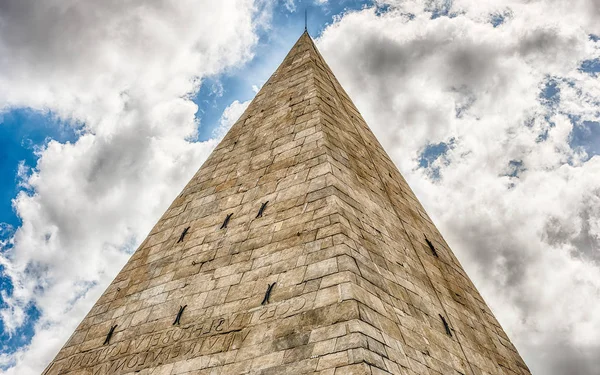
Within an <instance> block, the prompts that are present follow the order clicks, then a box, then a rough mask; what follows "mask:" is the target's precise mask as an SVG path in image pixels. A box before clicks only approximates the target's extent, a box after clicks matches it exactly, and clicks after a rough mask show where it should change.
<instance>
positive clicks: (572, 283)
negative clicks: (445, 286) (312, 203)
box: [0, 0, 600, 375]
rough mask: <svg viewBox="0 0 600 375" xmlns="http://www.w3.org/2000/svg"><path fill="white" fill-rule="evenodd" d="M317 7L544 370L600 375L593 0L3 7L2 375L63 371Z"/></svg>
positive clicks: (352, 86) (365, 93)
mask: <svg viewBox="0 0 600 375" xmlns="http://www.w3.org/2000/svg"><path fill="white" fill-rule="evenodd" d="M305 8H308V12H309V22H308V28H309V31H310V33H311V35H312V36H313V38H314V39H315V42H316V44H317V46H318V48H319V50H320V51H321V53H322V54H323V56H324V57H325V59H326V60H327V62H328V63H329V65H330V66H331V68H332V70H333V72H334V73H335V74H336V76H337V78H338V79H339V80H340V82H341V84H342V85H343V86H344V88H345V89H346V91H347V92H348V93H349V95H350V97H351V98H352V99H353V101H354V103H355V104H356V105H357V107H358V108H359V110H360V111H361V113H362V114H363V117H364V118H365V119H366V121H367V123H368V124H369V126H370V127H371V129H372V130H373V132H374V133H375V135H376V136H377V137H378V139H379V140H380V141H381V143H382V144H383V146H384V147H385V149H386V151H387V152H388V153H389V155H390V156H391V158H392V159H393V160H394V162H395V163H396V165H397V166H398V167H399V169H400V171H401V172H402V174H403V175H404V176H405V178H406V179H407V181H408V182H409V184H410V186H411V187H412V189H413V190H414V191H415V193H416V195H417V196H418V198H419V199H420V201H421V202H422V203H423V205H424V207H425V208H426V210H427V211H428V213H429V214H430V216H431V217H432V218H433V220H434V222H435V223H436V224H437V226H438V228H439V229H440V231H441V233H442V234H443V235H444V237H445V238H446V240H447V242H448V243H449V244H450V246H451V248H452V249H453V251H454V252H455V254H456V255H457V257H458V258H459V259H460V261H461V262H462V264H463V266H464V268H465V270H466V271H467V273H468V274H469V276H470V277H471V279H472V280H473V281H474V283H475V285H476V286H477V287H478V289H479V290H480V292H481V293H482V295H483V296H484V298H485V300H486V301H487V303H488V305H489V306H490V307H491V309H492V311H493V312H494V314H495V315H496V317H497V318H498V320H499V321H500V323H501V324H502V326H503V327H504V329H505V330H506V331H507V333H508V335H509V337H510V338H511V339H512V341H513V343H514V344H515V345H516V347H517V348H518V349H519V352H520V353H521V355H522V356H523V358H524V359H525V361H526V363H527V364H528V365H529V367H530V368H531V370H532V373H533V374H544V375H559V374H560V375H562V374H573V375H588V374H590V375H591V374H597V373H598V370H597V369H598V368H600V335H598V332H600V314H599V313H598V311H600V80H599V76H600V1H598V0H570V1H569V0H560V1H559V0H503V1H497V0H490V1H485V2H482V1H478V0H455V1H452V0H377V1H373V0H370V1H351V0H347V1H337V2H336V1H333V0H302V1H301V0H281V1H274V0H236V1H234V0H222V1H219V2H212V1H210V2H209V1H191V0H190V1H187V0H181V1H176V2H173V1H166V0H165V1H153V2H146V1H141V0H133V1H128V2H121V1H114V0H107V1H102V2H98V1H91V0H89V1H76V0H48V1H44V2H37V1H33V0H0V56H1V58H0V177H1V179H0V343H1V344H0V373H2V374H19V375H22V374H25V375H28V374H39V373H40V372H41V371H42V370H43V369H44V368H45V366H46V365H47V364H48V363H49V362H50V361H51V360H52V358H54V356H55V355H56V353H57V352H58V350H59V349H60V347H61V346H62V345H63V344H64V342H65V341H66V340H67V338H68V337H69V335H70V334H71V332H72V331H73V330H74V329H75V327H76V326H77V324H78V323H79V322H80V321H81V319H82V318H83V316H84V315H85V314H86V313H87V312H88V311H89V309H90V308H91V306H92V305H93V304H94V302H95V301H96V300H97V298H98V297H99V296H100V294H101V293H102V292H103V291H104V289H105V288H106V286H107V285H108V284H109V283H110V282H111V281H112V279H113V278H114V277H115V276H116V274H117V273H118V271H119V270H120V269H121V267H122V266H123V265H124V264H125V262H126V261H127V259H128V257H129V256H130V255H131V254H132V253H133V251H135V249H136V247H137V245H138V244H139V243H141V241H142V240H143V239H144V237H145V236H146V234H147V233H148V232H149V230H150V228H151V227H152V225H153V224H154V223H155V222H156V221H157V220H158V218H159V216H160V215H161V214H162V213H163V212H164V210H165V209H166V207H167V206H168V205H169V204H170V202H171V201H172V200H173V199H174V198H175V197H176V196H177V194H178V193H179V192H180V190H181V189H182V188H183V186H184V184H185V183H186V182H187V181H188V180H189V179H190V178H191V176H192V175H193V174H194V173H195V171H196V170H197V169H198V168H199V167H200V165H201V164H202V162H203V161H204V160H205V159H206V157H207V156H208V155H209V154H210V152H211V150H212V149H213V148H214V147H215V146H216V145H217V144H218V141H219V139H220V138H221V137H222V136H223V135H224V134H225V133H226V131H227V129H228V128H229V127H230V126H231V125H232V124H233V122H235V120H236V119H237V118H238V117H239V116H240V115H241V113H242V112H243V110H244V109H245V108H246V106H247V105H248V103H249V101H250V100H251V99H252V98H253V96H254V95H255V93H256V92H257V90H258V89H259V88H260V87H261V85H262V84H263V83H264V82H265V81H266V80H267V79H268V77H269V76H270V74H271V73H272V72H273V71H274V70H275V68H276V67H277V66H278V65H279V63H280V62H281V60H282V59H283V57H284V56H285V54H286V53H287V52H288V50H289V49H290V48H291V47H292V45H293V44H294V42H295V41H296V40H297V38H298V37H299V36H300V34H301V33H302V31H303V28H304V14H303V12H304V9H305Z"/></svg>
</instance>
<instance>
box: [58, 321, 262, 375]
mask: <svg viewBox="0 0 600 375" xmlns="http://www.w3.org/2000/svg"><path fill="white" fill-rule="evenodd" d="M250 317H251V315H250V314H247V313H245V314H237V315H234V316H231V317H221V318H216V319H213V320H208V321H203V322H199V323H192V324H188V325H185V326H181V327H174V328H169V329H166V330H163V331H159V332H155V333H150V334H147V335H143V336H140V337H137V338H135V339H132V340H124V341H120V342H118V343H115V344H112V345H110V346H104V347H102V348H98V349H95V350H90V351H88V352H84V353H78V354H76V355H73V356H71V357H69V358H66V359H64V360H61V361H59V362H57V363H55V364H56V365H55V366H53V367H52V368H51V369H50V371H48V373H47V374H48V375H54V374H66V373H69V372H72V371H79V370H82V369H88V370H87V371H86V373H90V374H94V375H96V374H118V373H123V372H130V371H137V370H140V369H143V368H146V367H151V366H159V365H161V364H165V363H170V362H175V361H180V360H183V359H187V358H191V357H196V356H202V355H207V354H213V353H219V352H223V351H227V350H229V349H231V348H237V347H239V346H240V345H241V344H242V342H243V341H244V339H245V338H246V336H247V335H248V333H249V332H250V331H249V330H248V329H243V328H244V327H246V326H247V325H248V323H249V321H250ZM90 370H91V371H90Z"/></svg>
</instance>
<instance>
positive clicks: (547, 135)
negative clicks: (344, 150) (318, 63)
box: [317, 0, 600, 375]
mask: <svg viewBox="0 0 600 375" xmlns="http://www.w3.org/2000/svg"><path fill="white" fill-rule="evenodd" d="M598 5H599V4H598V2H597V1H575V2H570V3H568V4H567V2H557V1H536V2H528V1H508V2H506V1H502V2H499V1H497V2H495V1H492V2H480V1H469V0H457V1H453V2H447V1H439V2H436V1H380V2H378V6H379V10H376V9H373V8H370V9H364V10H361V11H357V12H350V13H347V14H346V15H344V16H343V17H339V18H338V19H337V20H336V22H335V23H334V24H332V25H331V26H329V27H328V28H327V29H326V30H325V31H324V33H323V35H322V37H321V38H319V40H318V43H317V44H318V46H319V48H320V50H321V52H322V53H323V55H324V56H325V59H326V60H327V61H328V63H329V64H330V65H331V66H332V69H333V71H334V73H335V74H336V76H337V77H338V78H339V80H340V81H341V83H342V85H343V86H344V87H345V88H346V89H347V91H348V92H349V95H350V97H352V98H353V100H354V102H355V103H356V104H357V106H358V107H359V109H360V110H361V112H362V113H363V115H364V117H365V118H366V120H367V123H369V125H370V126H371V128H372V129H373V131H374V132H375V134H376V135H377V138H378V139H380V140H381V141H382V143H383V145H384V147H385V148H386V150H387V151H388V153H389V154H390V156H391V157H392V159H393V160H394V161H395V163H396V164H397V165H398V166H399V167H400V170H401V172H403V174H404V176H405V177H406V178H407V180H408V182H409V184H410V185H411V187H412V188H413V189H414V190H415V192H416V194H417V196H418V197H419V198H420V200H421V202H423V203H424V205H425V206H426V208H427V210H428V212H429V213H430V214H431V216H432V217H433V218H434V221H435V222H436V223H437V225H438V227H439V228H440V230H441V232H442V233H443V234H444V236H445V238H446V239H447V240H448V242H449V243H450V245H451V247H452V249H453V250H454V252H455V253H456V254H457V256H458V257H459V258H460V260H461V262H462V263H463V265H464V267H465V269H466V270H467V273H468V274H469V275H470V276H471V277H472V279H473V280H474V282H475V284H476V285H477V287H478V288H479V289H480V291H481V292H482V294H483V295H484V297H485V298H486V301H487V302H488V303H489V304H490V306H491V307H492V309H493V311H494V312H495V314H496V316H497V317H498V318H499V320H500V322H501V323H502V324H503V326H504V328H505V329H506V330H507V331H508V333H509V335H510V337H511V338H512V339H513V342H514V343H515V345H516V346H517V347H518V348H519V350H520V352H521V354H522V355H523V357H524V359H525V360H526V362H527V363H528V365H529V366H530V368H531V370H532V372H533V373H536V374H550V375H552V374H557V375H558V374H565V373H572V374H593V373H595V371H596V369H597V368H598V365H600V363H599V362H598V359H597V356H595V355H594V353H598V351H600V336H598V335H597V334H596V332H598V331H599V330H600V316H599V315H598V314H595V313H594V312H595V311H598V310H599V309H600V302H599V301H600V299H599V298H598V297H599V296H600V263H599V260H600V250H599V249H600V231H599V227H600V225H599V223H600V156H597V155H595V153H597V152H598V151H597V148H596V149H594V147H590V146H589V145H587V144H586V143H585V142H583V143H582V141H581V138H582V137H581V136H577V134H581V133H577V130H576V129H578V128H579V127H583V126H585V127H588V128H589V127H590V126H594V124H597V123H598V121H599V116H600V83H599V82H598V80H597V79H595V78H594V77H593V75H590V74H586V73H585V72H582V71H581V69H580V66H581V64H582V62H583V61H589V60H594V59H597V58H598V57H599V54H600V44H599V43H598V42H597V41H594V38H590V37H589V35H590V34H596V35H597V33H598V25H600V22H598V21H600V17H599V14H598V11H597V9H600V7H599V6H598ZM592 9H596V11H593V12H590V10H592ZM349 61H351V62H352V63H348V62H349ZM549 83H552V85H555V87H554V88H553V89H552V90H546V86H547V85H548V84H549ZM553 90H555V91H556V93H555V94H554V96H553V97H552V98H547V97H546V96H548V95H550V94H551V93H552V91H553ZM589 132H592V130H589ZM578 142H580V143H578Z"/></svg>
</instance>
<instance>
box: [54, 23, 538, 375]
mask: <svg viewBox="0 0 600 375" xmlns="http://www.w3.org/2000/svg"><path fill="white" fill-rule="evenodd" d="M128 373H131V374H134V373H135V374H152V375H156V374H160V375H167V374H169V375H170V374H206V375H208V374H211V375H212V374H220V375H229V374H265V375H266V374H274V375H275V374H290V375H292V374H321V375H334V374H335V375H339V374H372V375H379V374H444V375H446V374H456V375H458V374H464V375H467V374H473V375H483V374H486V375H497V374H498V375H499V374H503V375H504V374H529V370H528V369H527V367H526V365H525V364H524V363H523V360H522V359H521V357H520V356H519V354H518V353H517V351H516V349H515V348H514V347H513V345H512V344H511V343H510V340H509V339H508V337H507V336H506V334H505V333H504V331H503V330H502V328H501V327H500V325H499V324H498V322H497V321H496V319H495V318H494V316H493V314H492V313H491V311H490V310H489V308H488V307H487V305H486V304H485V302H484V301H483V299H482V298H481V296H480V295H479V293H478V292H477V290H476V289H475V287H474V286H473V284H472V283H471V281H470V280H469V279H468V277H467V275H466V274H465V272H464V271H463V269H462V267H461V266H460V264H459V262H458V261H457V259H456V258H455V256H454V255H453V253H452V252H451V250H450V249H449V248H448V246H447V244H446V243H445V241H444V240H443V238H442V237H441V235H440V234H439V232H438V231H437V229H436V228H435V226H434V225H433V223H432V222H431V220H430V219H429V217H428V216H427V214H426V213H425V211H424V210H423V208H422V206H421V205H420V204H419V202H418V201H417V199H416V197H415V195H414V194H413V193H412V191H411V190H410V188H409V187H408V185H407V184H406V182H405V181H404V179H403V178H402V176H401V175H400V173H399V172H398V170H397V169H396V167H395V166H394V164H393V163H392V162H391V160H390V159H389V157H388V156H387V155H386V153H385V151H384V150H383V148H382V147H381V145H380V144H379V143H378V142H377V140H376V139H375V137H374V135H373V134H372V133H371V131H370V130H369V128H368V127H367V125H366V123H365V122H364V120H363V119H362V117H361V116H360V114H359V113H358V111H357V110H356V108H355V106H354V105H353V104H352V102H351V101H350V99H349V98H348V96H347V94H346V93H345V92H344V90H343V89H342V88H341V86H340V85H339V83H338V82H337V80H336V79H335V77H334V76H333V73H332V72H331V70H330V69H329V67H328V66H327V65H326V63H325V62H324V60H323V58H322V57H321V55H320V54H319V53H318V51H317V50H316V47H315V46H314V44H313V42H312V40H311V39H310V37H309V36H308V34H307V33H304V34H303V35H302V36H301V37H300V39H299V40H298V42H297V43H296V45H294V47H293V48H292V50H291V51H290V53H289V54H288V56H287V57H286V58H285V60H284V61H283V63H282V64H281V66H280V67H279V68H278V69H277V71H276V72H275V73H274V74H273V76H272V77H271V78H270V79H269V81H268V82H267V83H266V84H265V85H264V87H263V88H262V90H261V91H260V92H259V93H258V94H257V96H256V98H255V99H254V100H253V102H252V103H251V104H250V106H249V107H248V109H247V110H246V112H245V113H244V114H243V115H242V117H241V118H240V119H239V120H238V121H237V123H236V124H235V125H234V126H233V127H232V128H231V130H230V131H229V133H228V134H227V135H226V136H225V138H224V139H223V141H222V142H221V143H220V144H219V146H218V147H217V148H216V149H215V150H214V152H213V153H212V154H211V155H210V157H209V158H208V159H207V160H206V162H205V163H204V165H203V166H202V167H201V168H200V170H199V171H198V172H197V173H196V175H195V176H194V178H193V179H192V180H191V181H190V182H189V184H188V185H187V186H186V187H185V189H184V190H183V192H182V193H181V195H180V196H179V197H178V198H177V199H175V201H174V202H173V204H172V205H171V207H170V208H169V209H168V210H167V212H166V213H165V214H164V215H163V217H162V218H161V219H160V220H159V222H158V223H157V224H156V226H155V227H154V229H153V230H152V232H151V233H150V234H149V235H148V238H146V240H145V241H144V242H143V243H142V245H141V246H140V247H139V249H138V250H137V251H136V252H135V254H134V255H133V256H132V257H131V259H130V260H129V262H128V263H127V265H126V266H125V267H124V268H123V270H122V271H121V272H120V273H119V275H118V276H117V277H116V279H115V280H114V281H113V283H112V284H111V285H110V287H109V288H108V289H107V290H106V292H105V293H104V294H103V295H102V297H101V298H100V299H99V300H98V302H97V303H96V305H95V306H94V307H93V308H92V310H91V311H90V313H89V314H88V315H87V316H86V318H85V319H84V320H83V322H82V323H81V324H80V326H79V327H78V328H77V330H76V331H75V333H74V334H73V335H72V337H71V338H70V339H69V341H68V342H67V343H66V344H65V346H64V347H63V349H62V350H61V351H60V352H59V354H58V355H57V357H56V358H55V360H54V361H53V362H52V363H51V364H50V365H49V366H48V368H47V369H46V371H45V374H52V375H54V374H94V375H95V374H128Z"/></svg>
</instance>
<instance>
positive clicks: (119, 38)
mask: <svg viewBox="0 0 600 375" xmlns="http://www.w3.org/2000/svg"><path fill="white" fill-rule="evenodd" d="M269 8H270V6H269V5H268V4H267V3H266V2H262V1H258V2H253V1H250V0H242V1H233V0H231V1H220V2H218V4H217V3H214V4H213V3H210V4H209V3H208V2H194V1H177V2H171V1H155V2H151V3H148V2H145V1H130V2H127V3H122V2H118V1H102V2H94V1H87V2H84V1H58V0H56V1H47V2H44V3H39V2H35V1H21V0H18V1H16V0H15V1H3V2H0V55H1V56H3V58H2V59H0V112H1V111H6V110H10V109H11V108H18V107H29V108H32V109H33V110H40V111H48V110H50V111H52V113H54V114H55V115H56V116H57V117H58V118H60V119H63V120H68V121H69V122H70V123H71V124H72V126H74V127H75V128H76V129H77V131H78V134H79V136H78V139H77V140H76V141H74V142H67V143H60V142H57V141H50V142H49V143H48V144H47V145H46V146H45V147H44V148H42V149H40V150H39V159H38V162H37V165H36V166H31V167H33V169H31V170H28V169H27V168H26V167H25V166H20V167H19V171H20V173H19V177H20V178H21V185H22V186H23V187H26V188H27V189H26V190H25V191H22V192H21V193H19V195H18V196H17V197H16V198H15V200H14V201H13V206H14V209H15V210H16V212H17V214H18V215H19V217H20V218H21V220H22V222H23V224H22V226H21V227H19V228H18V229H17V230H16V232H15V234H14V236H13V237H12V238H10V239H9V240H8V241H6V242H3V243H2V244H0V245H2V247H3V249H4V250H3V252H2V253H1V254H0V265H2V266H3V267H4V273H5V276H7V277H9V278H10V280H11V282H12V284H13V286H14V290H13V291H12V293H10V294H6V293H5V294H3V295H2V300H3V302H4V304H3V305H2V308H1V309H0V317H1V319H2V323H3V325H4V328H5V330H6V331H7V332H12V333H15V332H17V329H18V328H19V327H21V326H22V325H23V324H25V323H26V318H27V310H28V309H29V308H30V307H31V306H35V308H37V309H38V310H39V311H40V318H39V320H38V321H37V322H35V335H34V337H33V338H32V341H31V343H30V345H29V346H28V347H25V348H21V349H19V350H18V351H16V352H14V353H4V354H3V355H1V356H0V366H2V367H3V368H5V373H6V374H17V373H18V374H37V373H40V372H41V370H42V369H43V368H44V366H45V365H46V364H47V363H48V362H49V361H50V360H51V359H52V358H53V356H54V355H55V354H56V352H57V351H58V349H59V348H60V346H61V345H62V344H63V343H64V342H65V341H66V339H67V337H68V335H69V333H70V332H72V331H73V330H74V328H75V327H76V325H77V324H78V323H79V321H80V320H81V319H82V318H83V316H84V314H85V313H87V311H88V310H89V309H90V307H91V305H92V304H93V303H94V302H95V301H96V299H97V298H98V297H99V295H100V294H101V292H102V291H103V289H104V288H105V286H106V285H107V284H108V283H109V282H110V281H111V280H112V278H113V277H114V276H115V273H116V272H117V270H118V269H120V266H122V265H123V264H124V262H125V261H126V259H127V258H128V255H129V254H130V253H131V252H132V251H133V250H134V248H133V247H134V245H135V244H136V243H138V242H139V241H140V240H141V239H143V237H144V236H145V235H146V234H147V232H148V231H149V230H150V228H151V226H152V225H153V224H154V221H155V220H156V218H157V217H159V215H160V214H161V213H162V212H163V211H164V210H165V208H166V205H167V204H168V203H169V201H170V200H171V199H172V197H173V196H175V195H176V194H177V192H178V191H179V190H180V189H181V188H182V187H183V185H184V184H185V183H186V182H187V181H188V179H189V178H190V177H191V176H192V175H193V173H194V172H195V171H196V170H197V168H198V167H199V165H200V164H201V162H202V161H203V160H204V159H205V158H206V157H207V156H208V154H209V153H210V151H211V150H212V148H213V147H214V146H215V145H216V141H215V140H210V141H207V142H194V140H195V137H196V131H197V127H198V123H197V120H196V119H195V117H194V114H195V113H196V111H197V106H196V105H195V104H194V103H193V102H192V101H191V99H190V97H191V96H192V95H193V94H194V93H195V92H197V90H198V88H199V85H200V82H202V79H203V78H204V77H207V76H214V75H216V74H219V73H220V72H222V71H223V70H224V69H226V68H228V67H231V66H235V65H240V64H242V63H244V62H245V61H248V60H249V59H250V58H251V57H252V54H253V52H252V51H253V47H254V46H255V45H256V43H257V36H256V29H257V27H260V26H261V25H260V23H264V22H267V21H268V17H267V16H266V15H265V13H264V12H263V11H269ZM257 22H258V23H259V24H257ZM241 105H242V104H240V103H236V104H235V105H234V106H233V107H232V108H230V112H228V113H231V115H235V114H237V112H236V111H235V108H238V107H239V106H241ZM230 120H231V119H229V118H228V117H227V116H226V118H225V119H224V120H223V122H222V124H226V123H227V121H230ZM27 323H28V324H31V322H27Z"/></svg>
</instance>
